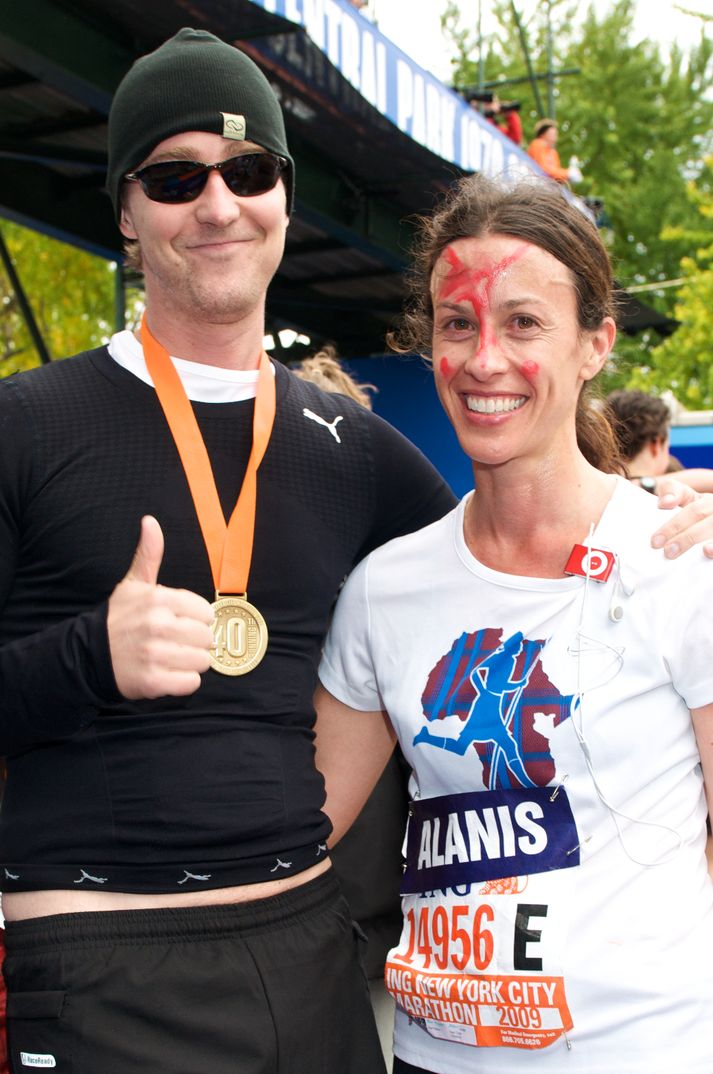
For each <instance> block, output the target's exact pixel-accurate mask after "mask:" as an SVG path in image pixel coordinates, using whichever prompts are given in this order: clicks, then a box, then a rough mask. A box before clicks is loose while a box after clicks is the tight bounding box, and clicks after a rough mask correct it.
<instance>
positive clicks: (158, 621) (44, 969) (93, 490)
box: [0, 29, 453, 1074]
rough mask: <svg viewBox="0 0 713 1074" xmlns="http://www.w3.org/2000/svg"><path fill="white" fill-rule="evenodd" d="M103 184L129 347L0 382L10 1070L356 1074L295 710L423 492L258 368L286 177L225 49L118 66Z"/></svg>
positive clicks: (377, 1065) (378, 425) (368, 1048)
mask: <svg viewBox="0 0 713 1074" xmlns="http://www.w3.org/2000/svg"><path fill="white" fill-rule="evenodd" d="M107 185H108V189H109V193H110V196H111V198H112V201H113V204H114V208H115V212H116V218H117V221H118V223H119V227H120V229H121V231H122V233H123V235H124V236H125V238H126V240H127V245H128V253H129V256H130V258H131V259H132V260H133V262H134V263H135V264H138V265H140V266H141V268H142V270H143V273H144V277H145V282H146V304H147V310H146V317H145V319H144V321H143V324H142V327H141V332H140V333H139V334H137V335H134V334H132V333H130V332H120V333H118V334H117V335H115V336H114V337H113V338H112V340H111V342H110V343H109V345H108V347H103V348H99V349H98V350H96V351H92V352H89V353H86V354H82V355H79V356H76V357H75V358H72V359H68V360H67V361H64V362H58V363H56V364H54V365H51V366H49V367H46V368H44V369H42V370H37V371H33V372H30V373H28V374H22V375H21V376H19V377H16V378H11V380H6V381H3V382H2V384H0V423H1V424H2V426H3V428H4V431H5V440H6V442H7V445H8V446H7V451H6V452H5V453H4V459H3V467H2V475H1V476H0V532H1V533H2V540H3V542H4V543H3V548H4V552H3V557H2V566H1V567H0V574H1V575H2V577H1V579H0V590H1V592H2V599H3V602H4V608H3V612H2V616H1V617H0V630H1V631H2V643H3V644H2V645H1V646H0V681H1V683H2V690H1V692H0V696H1V697H2V702H3V704H2V709H3V711H4V712H5V713H7V714H8V716H7V719H6V720H5V721H3V723H2V731H3V735H2V737H3V745H2V747H0V749H2V751H3V753H4V754H5V755H6V756H7V757H8V783H7V792H6V797H5V802H4V805H3V812H2V823H1V824H0V847H1V850H2V861H3V865H4V872H3V888H4V895H3V910H4V913H5V916H6V920H7V935H6V942H7V951H8V955H7V960H6V963H5V974H6V979H7V984H8V1024H9V1046H10V1053H11V1061H12V1064H13V1069H17V1070H20V1069H23V1070H24V1069H25V1068H26V1067H28V1066H29V1067H33V1066H39V1067H56V1068H57V1070H58V1071H61V1070H65V1071H69V1070H71V1071H72V1074H98V1072H101V1074H127V1072H128V1071H133V1072H136V1074H179V1072H180V1074H227V1072H228V1071H230V1072H233V1074H234V1072H237V1071H240V1072H241V1074H283V1072H285V1074H287V1072H289V1074H379V1072H381V1071H383V1070H384V1066H383V1058H382V1054H381V1048H380V1045H379V1040H378V1036H377V1033H376V1029H375V1025H374V1020H373V1015H372V1011H371V1006H370V1003H369V995H368V989H367V985H366V982H365V978H364V974H363V971H362V968H361V964H360V953H359V950H360V947H361V944H362V940H361V937H360V933H359V930H358V929H357V928H356V927H355V926H354V925H353V923H352V921H351V918H350V914H349V910H348V907H347V905H346V903H345V902H344V899H343V897H342V895H341V891H340V888H339V884H338V882H337V880H336V879H335V874H334V871H333V870H332V868H331V866H330V860H329V855H328V853H327V840H328V837H329V834H330V829H331V826H330V823H329V821H328V819H327V817H326V816H325V814H324V813H323V812H322V805H323V802H324V783H323V780H322V777H321V775H320V774H319V773H318V772H317V771H316V769H315V766H314V749H313V733H312V727H313V721H314V715H313V708H312V694H313V690H314V687H315V683H316V664H317V661H318V658H319V654H320V646H321V642H322V639H323V637H324V633H325V631H326V626H327V621H328V618H329V615H330V610H331V608H332V605H333V603H334V600H335V598H336V594H337V591H338V589H339V586H340V584H341V582H342V580H343V578H344V576H345V575H346V574H347V573H348V571H349V570H350V569H351V567H352V566H353V565H354V564H355V563H356V562H357V560H358V559H360V558H361V557H362V556H363V555H364V554H365V553H366V552H368V551H369V550H370V549H371V548H373V547H375V546H376V545H377V544H379V543H381V542H382V541H384V540H387V539H389V538H390V537H392V536H395V535H397V534H399V533H403V532H405V531H408V530H412V529H415V528H417V527H418V526H420V525H423V524H425V523H428V522H430V521H432V520H434V519H435V518H437V517H440V516H441V515H443V514H444V513H445V512H446V511H447V510H448V509H450V507H451V505H452V503H453V498H452V495H451V493H450V491H449V490H448V489H447V487H446V486H445V485H444V483H443V481H442V479H441V478H440V477H439V476H438V475H437V473H436V472H435V471H434V470H433V468H432V467H431V466H430V464H428V463H427V462H426V460H425V459H424V458H423V456H421V455H420V454H419V453H418V452H417V451H416V449H415V448H414V447H413V446H412V445H411V444H409V443H408V442H407V441H406V440H404V438H403V437H401V436H400V435H399V434H398V433H396V431H395V430H393V429H392V428H391V427H390V426H388V425H386V424H385V423H384V422H382V421H380V420H379V419H378V418H376V417H375V416H374V415H373V414H371V413H370V412H369V411H368V410H366V409H365V408H364V407H362V406H360V405H359V404H358V403H356V402H354V401H352V400H350V399H347V398H346V397H344V396H336V395H333V394H326V393H324V392H322V391H321V390H320V389H318V388H317V387H316V386H315V385H313V384H311V383H309V382H307V381H304V380H300V379H298V378H297V377H295V376H294V375H293V374H292V373H290V372H289V371H288V370H287V369H286V368H285V367H284V366H282V365H279V364H272V363H271V362H270V361H269V360H268V358H267V356H266V355H265V354H264V352H263V347H262V339H263V334H264V308H265V293H266V290H267V286H268V284H269V282H270V280H271V279H272V276H273V275H274V273H275V271H276V269H277V267H278V264H279V262H280V259H281V257H282V254H283V248H284V242H285V232H286V229H287V225H288V218H289V211H290V208H291V205H292V198H293V186H294V166H293V162H292V159H291V156H290V153H289V150H288V147H287V143H286V139H285V128H284V123H283V117H282V113H281V110H280V107H279V105H278V102H277V99H276V97H275V94H274V92H273V90H272V88H271V86H270V84H269V83H268V81H267V80H266V78H265V77H264V75H263V74H262V73H261V72H260V70H259V69H258V68H257V67H256V66H255V64H254V63H253V62H252V61H251V60H250V59H249V58H248V57H247V56H245V55H244V54H243V53H242V52H240V51H239V50H238V49H236V48H234V47H232V46H230V45H228V44H226V43H224V42H222V41H220V40H218V39H217V38H216V37H214V36H213V35H211V34H208V33H205V32H202V31H196V30H190V29H185V30H181V31H180V32H179V33H178V34H176V36H175V37H173V38H172V39H171V40H169V41H167V42H166V43H165V44H164V45H163V46H161V47H160V48H159V49H157V50H156V51H155V52H153V53H151V54H150V55H148V56H145V57H143V58H141V59H140V60H138V61H137V63H136V64H135V65H134V66H133V67H132V69H131V70H130V71H129V73H128V74H127V75H126V77H125V79H124V80H123V82H122V83H121V85H120V86H119V88H118V90H117V93H116V96H115V99H114V103H113V106H112V110H111V114H110V120H109V166H108V176H107ZM226 520H229V524H227V522H226ZM137 540H138V545H137Z"/></svg>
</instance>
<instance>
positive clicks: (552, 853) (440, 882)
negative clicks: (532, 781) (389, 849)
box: [401, 786, 580, 895]
mask: <svg viewBox="0 0 713 1074" xmlns="http://www.w3.org/2000/svg"><path fill="white" fill-rule="evenodd" d="M579 842H580V840H579V836H578V835H577V826H576V824H575V821H574V816H573V815H572V808H571V806H570V804H569V800H568V798H567V794H566V792H565V790H564V788H563V787H561V786H560V787H559V788H558V789H557V790H555V789H554V788H553V787H528V788H526V789H525V790H492V791H471V792H468V793H466V794H449V795H443V796H441V797H439V798H424V799H421V800H420V801H416V802H413V803H412V804H411V810H410V814H409V827H408V838H407V843H406V870H405V872H404V875H403V878H402V881H401V894H402V895H408V894H418V893H420V892H424V891H437V890H445V889H446V888H453V887H457V886H459V885H461V884H470V883H482V882H484V881H486V880H499V879H501V878H503V877H509V876H528V875H530V874H531V873H544V872H549V871H550V870H552V869H569V868H572V867H573V866H575V865H579Z"/></svg>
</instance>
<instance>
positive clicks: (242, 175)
mask: <svg viewBox="0 0 713 1074" xmlns="http://www.w3.org/2000/svg"><path fill="white" fill-rule="evenodd" d="M220 170H221V172H222V175H223V179H224V180H225V182H226V183H227V185H228V187H229V189H230V191H231V193H233V194H237V195H238V197H240V198H250V197H253V196H254V195H255V194H265V193H266V192H267V191H268V190H272V188H273V187H274V186H275V183H276V182H277V180H278V178H279V176H280V172H281V171H282V162H281V160H280V158H279V157H274V156H273V155H272V154H271V153H246V154H245V156H242V157H232V158H231V159H230V160H226V161H225V163H224V164H223V166H222V168H221V169H220Z"/></svg>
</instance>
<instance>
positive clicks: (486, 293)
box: [439, 244, 527, 313]
mask: <svg viewBox="0 0 713 1074" xmlns="http://www.w3.org/2000/svg"><path fill="white" fill-rule="evenodd" d="M526 250H527V246H526V244H523V245H522V246H519V247H518V248H517V250H515V251H514V252H513V253H512V254H509V255H508V257H504V258H503V259H502V261H499V262H498V263H497V264H496V265H489V266H488V267H487V268H468V267H467V266H466V265H464V264H463V262H462V261H461V259H460V258H459V257H458V254H457V253H456V252H455V250H454V249H453V247H452V246H447V247H446V249H445V250H444V251H443V259H444V260H445V261H446V262H447V263H448V265H449V266H450V271H449V272H448V274H447V276H446V277H445V279H443V280H442V281H441V284H440V288H439V297H440V298H441V299H446V298H451V299H453V300H454V301H455V302H469V303H470V304H471V306H472V307H473V309H474V310H475V312H476V313H481V312H482V311H484V310H488V309H489V308H490V295H491V292H492V290H493V287H494V286H495V284H496V283H497V282H498V280H499V279H500V277H501V276H502V275H503V273H504V272H506V271H507V269H509V268H510V266H511V265H513V264H514V263H515V262H516V261H519V260H520V258H521V257H522V256H523V255H524V254H525V252H526Z"/></svg>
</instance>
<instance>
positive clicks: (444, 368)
mask: <svg viewBox="0 0 713 1074" xmlns="http://www.w3.org/2000/svg"><path fill="white" fill-rule="evenodd" d="M439 369H440V370H441V376H442V377H450V376H451V375H452V373H453V370H452V369H451V366H450V362H449V361H448V359H447V358H441V361H440V364H439Z"/></svg>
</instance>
